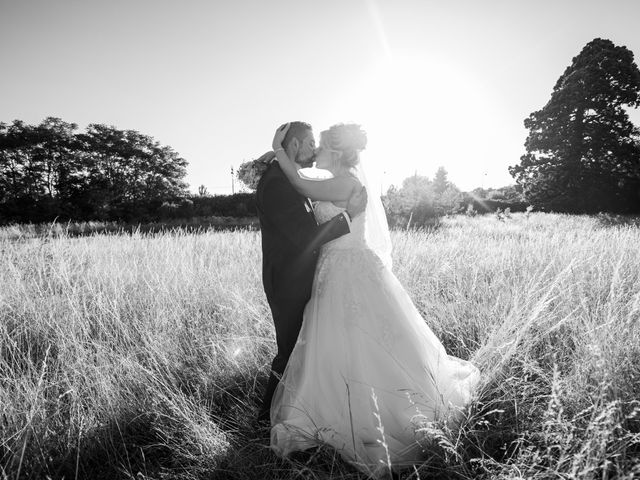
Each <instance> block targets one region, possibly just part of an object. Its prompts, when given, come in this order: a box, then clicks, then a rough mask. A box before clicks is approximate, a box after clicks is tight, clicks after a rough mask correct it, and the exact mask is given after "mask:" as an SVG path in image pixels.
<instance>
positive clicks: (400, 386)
mask: <svg viewBox="0 0 640 480" xmlns="http://www.w3.org/2000/svg"><path fill="white" fill-rule="evenodd" d="M342 210H343V209H341V208H339V207H337V206H335V205H334V204H332V203H330V202H319V203H318V204H317V205H316V208H315V214H316V218H317V220H318V221H319V222H321V223H322V222H325V221H328V220H329V219H331V218H333V216H335V215H336V214H337V213H339V212H340V211H342ZM364 217H365V215H360V216H358V217H356V218H355V219H354V220H353V222H352V224H351V233H349V234H347V235H344V236H343V237H340V238H338V239H336V240H333V241H331V242H329V243H327V244H326V245H324V246H323V247H322V251H321V253H320V257H319V259H318V264H317V267H316V274H315V279H314V284H313V293H312V297H311V300H310V301H309V303H308V304H307V307H306V310H305V312H304V321H303V324H302V328H301V331H300V334H299V336H298V341H297V344H296V346H295V348H294V350H293V352H292V354H291V357H290V358H289V363H288V365H287V368H286V370H285V372H284V374H283V376H282V379H281V382H280V384H279V386H278V388H277V390H276V393H275V395H274V398H273V402H272V404H271V425H272V426H273V427H272V429H271V447H272V449H273V450H274V451H275V452H276V454H278V455H280V456H286V455H288V454H289V453H291V452H292V451H296V450H305V449H307V448H310V447H313V446H317V445H319V444H322V443H324V444H329V445H331V446H333V447H334V448H335V449H337V451H338V452H339V453H340V455H341V456H342V457H343V458H344V459H346V460H347V461H349V462H351V463H353V464H354V465H355V466H356V467H358V468H360V469H361V470H363V471H365V472H367V473H369V474H371V475H374V476H377V475H378V474H381V472H383V471H384V470H385V467H384V465H386V464H388V462H389V461H390V463H391V464H392V465H394V466H399V465H406V464H413V463H420V462H421V459H422V458H423V454H422V452H421V448H420V445H418V443H417V441H416V433H415V429H416V426H418V425H419V423H420V422H425V421H427V422H428V421H433V420H441V419H444V418H445V417H449V416H451V415H452V414H454V413H455V412H456V411H459V410H460V409H461V408H462V407H464V406H465V405H466V404H467V403H468V402H469V401H470V399H471V397H472V394H473V390H474V387H475V386H476V385H477V383H478V380H479V377H480V375H479V372H478V370H477V368H476V367H475V366H473V365H472V364H471V363H469V362H467V361H463V360H460V359H458V358H455V357H452V356H449V355H447V353H446V352H445V350H444V348H443V346H442V344H441V343H440V341H439V340H438V338H436V336H435V335H434V334H433V332H432V331H431V329H430V328H429V327H428V325H427V323H426V322H425V320H424V319H423V318H422V316H421V315H420V313H419V312H418V310H417V309H416V307H415V306H414V304H413V302H412V301H411V299H410V298H409V296H408V294H407V292H406V291H405V290H404V288H403V287H402V285H401V284H400V282H399V281H398V279H397V278H396V277H395V275H394V274H393V273H392V271H391V268H390V265H389V264H387V263H386V262H385V261H383V259H382V258H381V257H380V256H379V255H378V254H377V253H376V252H375V251H374V250H373V249H371V248H369V246H368V244H367V242H366V241H365V220H364ZM387 233H388V231H387Z"/></svg>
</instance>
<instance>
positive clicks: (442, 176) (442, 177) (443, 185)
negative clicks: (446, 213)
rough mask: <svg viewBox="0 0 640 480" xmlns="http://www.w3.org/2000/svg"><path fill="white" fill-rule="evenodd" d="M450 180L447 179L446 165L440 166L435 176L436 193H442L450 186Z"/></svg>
mask: <svg viewBox="0 0 640 480" xmlns="http://www.w3.org/2000/svg"><path fill="white" fill-rule="evenodd" d="M449 186H450V185H449V180H447V171H446V170H445V168H444V167H438V170H436V175H435V177H434V178H433V191H434V192H435V193H436V195H438V196H440V195H442V194H443V193H444V192H445V190H447V188H449Z"/></svg>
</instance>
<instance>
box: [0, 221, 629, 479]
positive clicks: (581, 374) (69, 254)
mask: <svg viewBox="0 0 640 480" xmlns="http://www.w3.org/2000/svg"><path fill="white" fill-rule="evenodd" d="M627 220H631V219H629V218H625V219H617V218H613V217H611V218H608V219H606V222H605V221H603V219H602V218H601V217H600V216H598V217H586V216H565V215H552V214H543V213H533V214H531V215H530V216H529V217H528V218H527V217H525V215H524V214H512V215H511V218H508V219H503V220H501V221H499V220H498V219H497V218H496V217H495V216H493V215H483V216H477V217H474V218H466V217H461V216H453V217H449V218H446V219H443V220H442V227H441V228H440V229H438V230H437V231H430V232H421V231H396V232H394V233H393V237H392V240H393V244H394V252H393V260H394V272H395V274H396V276H397V277H398V280H399V281H400V282H401V283H402V284H403V285H404V286H405V288H406V289H407V292H408V294H409V297H410V298H411V299H412V300H413V302H414V304H415V306H416V308H417V309H418V310H419V311H420V312H421V313H422V314H423V317H424V318H425V321H426V322H428V323H429V326H430V327H431V329H432V330H433V331H434V333H435V334H436V335H437V336H438V337H439V338H440V339H442V341H443V343H444V345H445V347H446V349H447V351H448V352H449V353H451V354H453V355H456V356H459V357H463V358H468V359H470V360H472V361H473V362H474V363H475V364H476V365H478V366H479V368H480V369H481V371H482V373H483V382H482V385H481V388H480V389H479V391H478V395H477V398H475V399H474V401H473V403H472V405H471V406H470V408H469V409H467V410H466V411H465V413H464V416H463V419H462V421H461V422H460V423H459V425H439V424H434V425H430V426H428V428H427V427H426V426H425V428H424V429H423V431H422V432H419V433H423V434H424V437H423V438H421V439H420V441H421V443H422V444H423V446H424V448H425V453H426V455H427V457H428V460H427V461H425V463H424V464H423V465H419V466H417V473H416V471H414V470H413V469H410V470H409V471H408V472H406V473H405V474H403V475H402V477H401V478H442V479H445V480H446V479H460V478H486V479H489V478H498V479H500V478H502V479H507V478H532V479H540V480H542V479H548V478H583V479H588V480H595V479H602V478H619V479H631V478H635V476H637V475H638V473H640V471H639V469H638V464H639V463H640V421H639V420H638V419H639V418H640V405H639V404H638V398H640V370H639V369H638V362H637V359H638V357H639V356H640V323H639V322H638V321H637V318H638V306H639V303H638V302H639V301H640V300H639V298H640V297H638V295H637V286H638V285H639V284H640V251H639V250H638V249H637V247H636V246H637V245H638V244H639V243H640V230H638V228H637V219H635V220H636V223H635V225H636V226H634V223H630V222H627ZM617 221H624V222H626V223H624V224H623V225H622V226H620V225H619V224H618V223H616V222H617ZM2 233H3V229H0V239H2V238H4V237H3V235H2ZM594 252H597V255H595V256H594ZM0 264H1V265H3V266H4V267H6V268H2V269H0V285H2V286H3V288H2V289H1V290H0V345H1V346H2V347H1V348H0V378H1V379H2V380H0V405H1V406H2V416H1V419H2V428H1V429H0V468H1V469H2V472H3V476H4V477H7V478H47V477H49V478H63V477H64V478H96V479H102V478H104V479H131V478H164V479H185V480H187V479H189V480H195V479H205V478H206V479H214V480H217V479H220V480H222V479H229V478H235V479H255V478H261V479H265V480H270V479H282V480H293V479H299V478H316V479H323V480H328V479H330V478H334V479H343V480H346V479H350V480H356V479H364V477H365V476H364V475H361V474H359V473H358V472H356V471H355V470H354V469H353V468H352V467H350V466H349V465H346V464H345V463H344V462H342V461H341V460H340V458H339V456H338V455H337V453H336V452H335V451H334V450H331V449H328V448H326V447H323V448H320V449H317V450H316V449H311V450H310V451H308V452H306V453H302V454H297V455H294V456H292V457H291V458H289V459H286V460H283V459H279V458H277V457H275V456H274V455H273V453H271V451H270V450H269V448H268V445H269V430H268V429H264V428H259V427H258V426H257V425H256V423H255V422H254V418H255V415H256V414H257V408H258V403H259V401H260V398H261V393H262V389H263V388H264V384H265V382H266V379H267V376H268V370H269V364H270V360H271V358H272V356H273V355H274V353H275V348H276V346H275V339H274V331H273V324H272V320H271V316H270V312H269V307H268V305H267V302H266V298H265V297H264V293H263V291H262V285H261V279H260V269H259V264H260V236H259V233H257V232H224V233H220V232H206V233H203V234H199V235H195V234H187V233H184V232H181V231H178V232H173V233H163V234H160V235H142V234H140V233H133V234H127V235H109V236H101V235H96V236H91V237H84V238H73V239H72V238H68V237H66V236H64V235H62V236H60V237H51V236H47V237H45V238H42V239H39V240H38V239H35V240H34V239H30V240H29V241H25V242H21V241H2V240H0Z"/></svg>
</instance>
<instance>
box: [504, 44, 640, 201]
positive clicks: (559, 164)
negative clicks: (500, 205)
mask: <svg viewBox="0 0 640 480" xmlns="http://www.w3.org/2000/svg"><path fill="white" fill-rule="evenodd" d="M638 106H640V71H639V70H638V66H637V65H636V63H635V62H634V60H633V53H632V52H631V51H630V50H629V49H627V48H626V47H624V46H616V45H614V44H613V43H612V42H611V41H610V40H604V39H600V38H596V39H595V40H592V41H591V42H589V43H588V44H587V45H586V46H585V47H584V48H583V49H582V51H581V52H580V54H579V55H578V56H576V57H574V58H573V61H572V63H571V65H569V66H568V67H567V68H566V70H565V71H564V73H563V74H562V76H561V77H560V78H559V79H558V81H557V82H556V84H555V86H554V88H553V92H552V94H551V99H550V100H549V101H548V102H547V104H546V105H545V106H544V107H543V108H542V109H541V110H538V111H536V112H533V113H532V114H531V115H529V117H528V118H527V119H526V120H525V121H524V124H525V127H526V128H527V129H529V135H528V137H527V140H526V142H525V148H526V150H527V153H526V154H525V155H523V156H522V157H521V158H520V164H519V165H515V166H512V167H509V172H510V173H511V175H512V176H513V177H514V178H515V179H516V181H517V183H518V184H519V185H520V186H521V187H522V189H523V193H524V195H525V197H526V199H527V201H528V202H530V203H531V204H533V205H534V206H536V207H539V208H542V209H546V210H556V211H568V212H587V213H588V212H597V211H617V212H625V211H638V210H640V196H639V194H640V148H639V147H640V143H639V142H638V139H639V138H640V132H639V131H638V129H637V128H636V127H635V126H634V125H633V124H632V123H631V121H630V120H629V116H628V114H627V111H626V108H636V107H638Z"/></svg>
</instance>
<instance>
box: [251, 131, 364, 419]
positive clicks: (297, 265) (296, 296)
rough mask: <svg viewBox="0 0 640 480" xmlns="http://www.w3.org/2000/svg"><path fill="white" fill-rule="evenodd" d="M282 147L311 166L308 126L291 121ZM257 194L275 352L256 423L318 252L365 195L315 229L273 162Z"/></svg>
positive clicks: (290, 342) (280, 368)
mask: <svg viewBox="0 0 640 480" xmlns="http://www.w3.org/2000/svg"><path fill="white" fill-rule="evenodd" d="M282 147H283V149H284V150H285V152H286V153H287V155H288V156H289V158H291V159H293V160H294V161H295V163H296V164H298V165H299V166H300V168H304V167H310V166H312V165H313V161H314V156H315V140H314V138H313V130H312V129H311V125H309V124H307V123H303V122H291V124H290V126H289V130H288V132H287V134H286V136H285V137H284V140H283V141H282ZM256 194H257V202H256V203H257V209H258V217H259V218H260V228H261V232H262V283H263V285H264V291H265V294H266V296H267V301H268V302H269V307H271V315H272V317H273V323H274V324H275V327H276V343H277V347H278V352H277V354H276V356H275V358H274V359H273V363H272V364H271V375H270V376H269V382H268V383H267V388H266V391H265V394H264V399H263V401H262V408H261V410H260V413H259V415H258V420H259V421H268V420H269V419H270V417H269V409H270V408H271V398H272V397H273V394H274V392H275V389H276V387H277V386H278V381H279V378H280V376H282V374H283V372H284V369H285V367H286V366H287V361H288V360H289V356H290V355H291V351H292V350H293V347H294V345H295V344H296V340H297V339H298V333H299V332H300V327H301V326H302V314H303V312H304V307H305V305H306V304H307V302H308V301H309V299H310V298H311V286H312V284H313V277H314V273H315V268H316V261H317V260H318V253H319V248H320V246H321V245H323V244H324V243H326V242H328V241H330V240H334V239H336V238H338V237H340V236H342V235H344V234H346V233H349V231H350V230H349V224H350V222H351V219H352V218H354V217H355V216H356V215H359V214H360V213H362V212H364V209H365V207H366V204H367V192H366V190H365V189H364V188H363V189H362V190H361V191H360V192H359V193H357V194H354V195H353V196H352V197H351V198H350V199H349V202H348V205H347V211H346V212H343V213H340V214H339V215H336V216H335V217H333V218H332V219H331V220H330V221H328V222H326V223H323V224H322V225H318V223H317V221H316V219H315V216H314V215H313V206H312V204H311V201H310V200H309V199H308V198H305V197H303V196H301V195H300V194H299V193H298V192H297V191H296V190H295V189H294V188H293V186H292V185H291V183H290V182H289V180H288V179H287V177H286V175H285V174H284V172H283V171H282V170H281V168H280V165H279V164H278V162H277V161H273V162H271V164H270V165H269V167H268V168H267V171H266V172H265V173H264V174H263V175H262V178H261V179H260V182H259V183H258V188H257V192H256Z"/></svg>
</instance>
